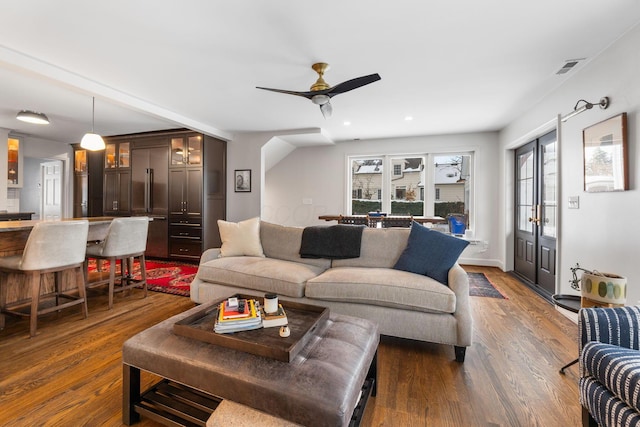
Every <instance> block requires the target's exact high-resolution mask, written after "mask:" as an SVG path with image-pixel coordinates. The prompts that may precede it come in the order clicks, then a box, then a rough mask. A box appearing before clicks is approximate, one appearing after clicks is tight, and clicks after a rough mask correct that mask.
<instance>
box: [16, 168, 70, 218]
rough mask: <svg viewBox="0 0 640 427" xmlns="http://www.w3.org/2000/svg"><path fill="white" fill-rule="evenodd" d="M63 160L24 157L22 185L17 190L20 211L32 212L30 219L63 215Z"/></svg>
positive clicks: (60, 216)
mask: <svg viewBox="0 0 640 427" xmlns="http://www.w3.org/2000/svg"><path fill="white" fill-rule="evenodd" d="M63 170H64V162H63V161H62V160H54V159H42V158H34V157H25V158H24V172H25V173H24V180H23V182H24V185H23V187H22V188H21V189H20V192H19V206H20V209H19V210H20V212H33V215H32V219H60V218H62V216H63V211H64V209H63V201H64V185H63V176H62V173H63Z"/></svg>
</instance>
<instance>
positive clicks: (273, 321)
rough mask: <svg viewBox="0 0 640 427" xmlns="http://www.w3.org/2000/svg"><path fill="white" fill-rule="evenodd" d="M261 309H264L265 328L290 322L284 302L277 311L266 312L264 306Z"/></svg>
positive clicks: (263, 321)
mask: <svg viewBox="0 0 640 427" xmlns="http://www.w3.org/2000/svg"><path fill="white" fill-rule="evenodd" d="M260 311H262V313H261V316H262V327H263V328H273V327H275V326H285V325H288V324H289V320H288V319H287V313H285V311H284V308H282V304H278V311H277V312H275V313H266V312H265V311H264V308H261V309H260Z"/></svg>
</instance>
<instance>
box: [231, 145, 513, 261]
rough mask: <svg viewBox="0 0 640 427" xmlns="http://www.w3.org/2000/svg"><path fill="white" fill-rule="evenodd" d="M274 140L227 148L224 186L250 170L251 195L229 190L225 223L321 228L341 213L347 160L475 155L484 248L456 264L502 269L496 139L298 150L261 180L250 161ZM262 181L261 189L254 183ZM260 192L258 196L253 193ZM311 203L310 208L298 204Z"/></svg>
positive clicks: (468, 252) (471, 250)
mask: <svg viewBox="0 0 640 427" xmlns="http://www.w3.org/2000/svg"><path fill="white" fill-rule="evenodd" d="M272 136H273V135H271V134H247V135H238V138H236V139H235V140H234V141H233V142H231V143H230V144H229V149H228V153H229V155H228V165H229V176H228V178H229V182H230V183H232V182H233V180H232V179H231V178H232V176H233V175H232V174H233V169H247V168H252V169H253V174H252V177H253V186H252V187H253V189H252V192H251V193H249V194H248V193H234V192H233V185H232V184H231V186H230V187H229V189H228V191H229V195H230V197H229V203H228V206H229V209H228V211H227V218H228V219H229V220H230V221H238V220H242V219H246V218H250V217H252V216H258V215H260V216H261V217H262V218H263V219H264V220H266V221H270V222H274V223H277V224H283V225H297V226H306V225H314V224H326V223H325V222H324V221H320V220H319V219H318V216H319V215H323V214H333V215H337V214H340V213H344V212H346V207H345V202H346V196H345V191H346V182H347V156H349V155H366V154H391V153H407V154H411V153H426V152H429V153H438V152H456V151H474V152H475V153H476V156H475V162H476V163H475V164H476V173H475V183H474V185H475V195H476V204H475V215H476V217H475V224H476V229H475V230H474V231H475V234H476V237H477V238H479V239H481V240H483V241H485V242H487V244H486V245H483V244H480V245H474V246H469V247H468V248H467V249H466V250H465V252H464V253H463V255H462V257H461V262H463V263H468V264H478V265H493V266H498V267H502V264H501V261H500V260H499V259H498V255H499V253H498V252H497V246H496V245H495V242H497V241H498V239H499V234H498V228H497V226H496V225H497V223H496V221H495V218H496V215H497V213H498V212H497V210H498V204H497V193H496V191H495V189H496V188H497V187H498V176H499V174H498V168H497V166H498V139H497V134H496V133H477V134H461V135H442V136H424V137H413V138H395V139H380V140H363V141H354V142H343V143H337V144H336V145H333V146H316V147H306V148H297V149H296V150H294V151H293V152H292V153H290V154H289V155H288V156H287V157H285V158H284V159H283V160H281V161H280V162H279V163H278V164H277V165H276V166H275V167H273V168H272V169H270V170H269V171H268V172H266V174H263V173H262V172H261V170H262V169H260V172H258V171H257V170H256V169H254V168H259V167H260V166H259V165H258V162H257V161H256V160H255V158H253V156H254V155H258V154H262V153H261V147H263V146H264V145H265V144H266V143H267V142H268V141H269V140H270V139H271V138H272ZM262 175H266V177H265V178H264V180H263V184H262V185H260V184H259V183H258V181H257V180H258V179H260V177H261V176H262ZM260 187H262V188H264V191H263V192H262V193H261V194H258V193H257V189H258V188H260ZM303 199H310V200H311V204H303Z"/></svg>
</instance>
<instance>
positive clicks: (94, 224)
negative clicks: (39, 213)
mask: <svg viewBox="0 0 640 427" xmlns="http://www.w3.org/2000/svg"><path fill="white" fill-rule="evenodd" d="M70 219H86V220H88V221H89V237H88V238H87V240H88V241H89V242H93V241H97V240H103V239H104V237H105V236H106V235H107V229H108V228H109V224H110V223H111V220H112V219H113V217H108V216H101V217H91V218H70ZM46 221H48V220H42V219H32V220H25V221H0V256H9V255H17V254H19V253H22V250H23V249H24V245H25V244H26V243H27V238H28V237H29V233H31V229H32V228H33V226H34V225H36V224H37V223H39V222H46ZM62 221H68V220H64V219H63V220H62Z"/></svg>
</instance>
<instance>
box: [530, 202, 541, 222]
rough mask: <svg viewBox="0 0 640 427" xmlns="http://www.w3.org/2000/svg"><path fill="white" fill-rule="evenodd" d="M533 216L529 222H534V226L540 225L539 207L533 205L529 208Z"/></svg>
mask: <svg viewBox="0 0 640 427" xmlns="http://www.w3.org/2000/svg"><path fill="white" fill-rule="evenodd" d="M534 213H535V216H531V217H529V222H535V223H536V225H540V205H535V206H532V207H531V214H532V215H533V214H534Z"/></svg>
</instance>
